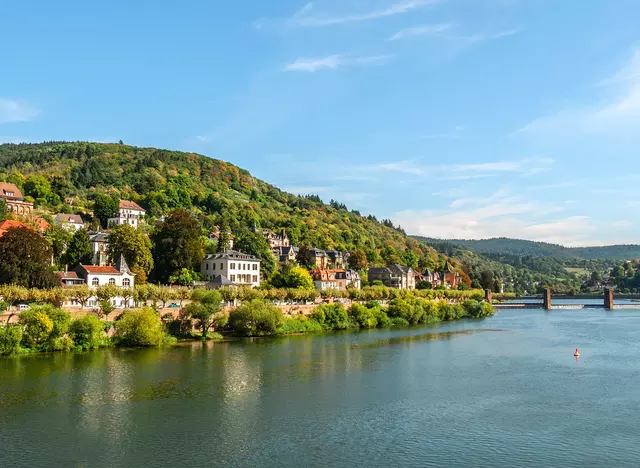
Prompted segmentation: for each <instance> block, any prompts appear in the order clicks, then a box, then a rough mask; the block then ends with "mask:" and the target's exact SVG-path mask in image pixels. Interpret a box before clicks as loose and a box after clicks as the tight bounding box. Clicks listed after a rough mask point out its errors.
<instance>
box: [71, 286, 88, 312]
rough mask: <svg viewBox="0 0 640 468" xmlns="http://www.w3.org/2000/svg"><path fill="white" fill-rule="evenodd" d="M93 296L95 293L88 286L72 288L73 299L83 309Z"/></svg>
mask: <svg viewBox="0 0 640 468" xmlns="http://www.w3.org/2000/svg"><path fill="white" fill-rule="evenodd" d="M92 296H93V292H92V291H91V290H90V289H89V286H87V285H86V284H84V285H81V286H73V288H70V297H71V299H73V300H74V301H76V302H77V303H78V304H80V306H82V307H84V306H86V305H87V302H88V301H89V299H91V297H92Z"/></svg>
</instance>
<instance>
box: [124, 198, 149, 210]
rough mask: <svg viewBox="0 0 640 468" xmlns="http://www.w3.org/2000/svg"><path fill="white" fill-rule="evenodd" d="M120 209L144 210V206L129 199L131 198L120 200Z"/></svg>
mask: <svg viewBox="0 0 640 468" xmlns="http://www.w3.org/2000/svg"><path fill="white" fill-rule="evenodd" d="M120 209H121V210H138V211H144V208H142V207H141V206H140V205H138V204H137V203H136V202H134V201H129V200H120Z"/></svg>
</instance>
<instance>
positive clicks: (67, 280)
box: [56, 271, 85, 288]
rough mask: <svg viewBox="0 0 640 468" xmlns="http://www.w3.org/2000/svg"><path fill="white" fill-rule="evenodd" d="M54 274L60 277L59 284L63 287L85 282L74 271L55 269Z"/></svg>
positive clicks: (80, 284)
mask: <svg viewBox="0 0 640 468" xmlns="http://www.w3.org/2000/svg"><path fill="white" fill-rule="evenodd" d="M56 275H58V276H59V277H60V284H61V285H62V287H63V288H65V287H70V286H82V285H83V284H85V281H84V280H83V279H82V278H80V277H79V276H78V273H76V272H75V271H56Z"/></svg>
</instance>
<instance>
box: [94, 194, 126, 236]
mask: <svg viewBox="0 0 640 468" xmlns="http://www.w3.org/2000/svg"><path fill="white" fill-rule="evenodd" d="M119 206H120V204H119V200H118V199H117V198H114V197H110V196H109V195H104V194H102V193H100V194H98V195H97V196H96V199H95V201H94V204H93V215H94V216H95V217H96V218H98V219H99V220H100V224H102V227H104V228H106V227H107V223H108V220H109V218H112V217H113V216H114V215H115V214H116V213H117V212H118V208H119Z"/></svg>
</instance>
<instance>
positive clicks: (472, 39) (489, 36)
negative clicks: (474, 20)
mask: <svg viewBox="0 0 640 468" xmlns="http://www.w3.org/2000/svg"><path fill="white" fill-rule="evenodd" d="M520 32H522V29H519V28H513V29H505V30H503V31H498V32H495V33H480V34H471V35H468V36H464V35H463V36H447V38H448V39H457V40H460V41H464V42H468V43H471V44H473V43H476V42H482V41H491V40H494V39H501V38H503V37H508V36H513V35H515V34H519V33H520Z"/></svg>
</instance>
